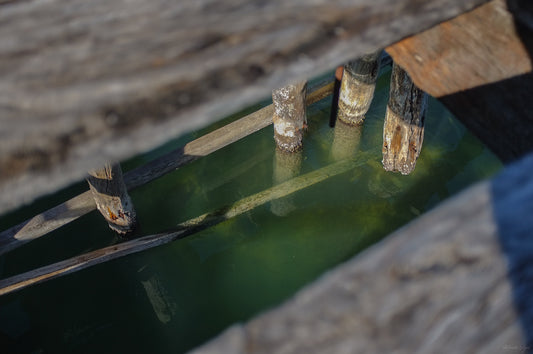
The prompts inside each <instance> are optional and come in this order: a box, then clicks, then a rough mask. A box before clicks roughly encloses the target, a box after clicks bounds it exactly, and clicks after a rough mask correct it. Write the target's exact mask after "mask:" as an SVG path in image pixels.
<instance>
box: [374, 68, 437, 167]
mask: <svg viewBox="0 0 533 354" xmlns="http://www.w3.org/2000/svg"><path fill="white" fill-rule="evenodd" d="M427 97H428V96H427V94H426V93H424V92H423V91H422V90H420V89H419V88H417V87H416V86H415V84H414V83H413V81H412V80H411V78H410V77H409V75H408V74H407V73H406V72H405V70H403V69H402V68H401V67H400V66H399V65H397V64H396V63H393V65H392V76H391V83H390V96H389V102H388V104H387V113H386V115H385V124H384V127H383V161H382V162H383V167H384V168H385V170H386V171H399V172H401V173H402V174H403V175H408V174H410V173H411V172H412V171H413V170H414V169H415V166H416V160H417V158H418V156H419V155H420V150H421V149H422V141H423V140H424V116H425V111H426V107H427Z"/></svg>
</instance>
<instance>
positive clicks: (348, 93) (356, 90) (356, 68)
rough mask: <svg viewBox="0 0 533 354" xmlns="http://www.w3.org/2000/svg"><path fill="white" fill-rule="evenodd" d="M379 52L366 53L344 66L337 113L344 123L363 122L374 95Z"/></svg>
mask: <svg viewBox="0 0 533 354" xmlns="http://www.w3.org/2000/svg"><path fill="white" fill-rule="evenodd" d="M381 52H382V50H379V51H376V52H373V53H370V54H366V55H364V56H362V57H360V58H358V59H356V60H353V61H350V62H348V64H346V65H345V66H344V74H343V75H342V80H341V88H340V93H339V108H338V114H337V117H338V119H339V120H342V121H343V122H344V123H346V124H350V125H358V124H362V123H363V121H364V119H365V114H366V112H368V109H369V108H370V104H371V103H372V98H373V97H374V90H375V88H376V80H377V77H378V72H379V57H380V54H381Z"/></svg>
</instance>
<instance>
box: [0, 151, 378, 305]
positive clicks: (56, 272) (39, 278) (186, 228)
mask: <svg viewBox="0 0 533 354" xmlns="http://www.w3.org/2000/svg"><path fill="white" fill-rule="evenodd" d="M368 156H369V155H368V154H364V153H361V154H359V156H358V157H357V158H356V159H346V160H343V161H339V162H337V163H334V164H332V165H329V166H326V167H323V168H321V169H318V170H316V171H313V172H309V173H307V174H305V175H302V176H299V177H295V178H293V179H291V180H289V181H286V182H283V183H280V184H278V185H275V186H273V187H271V188H269V189H266V190H264V191H262V192H259V193H256V194H253V195H251V196H249V197H246V198H244V199H241V200H239V201H237V202H235V203H234V204H232V205H229V206H227V207H223V208H221V209H219V210H216V211H214V212H211V213H207V214H203V215H200V216H198V217H196V218H193V219H191V220H188V221H186V222H183V223H181V224H179V225H178V228H177V229H176V230H175V231H171V232H167V233H162V234H157V235H150V236H144V237H141V238H138V239H135V240H131V241H127V242H124V243H120V244H117V245H113V246H109V247H105V248H102V249H99V250H96V251H92V252H89V253H86V254H83V255H81V256H76V257H73V258H70V259H68V260H65V261H61V262H58V263H54V264H51V265H48V266H45V267H42V268H38V269H35V270H32V271H29V272H26V273H23V274H20V275H16V276H13V277H11V278H7V279H3V280H0V295H4V294H7V293H10V292H13V291H17V290H21V289H23V288H25V287H27V286H30V285H34V284H38V283H41V282H43V281H46V280H50V279H54V278H57V277H59V276H63V275H67V274H70V273H72V272H75V271H79V270H82V269H85V268H87V267H91V266H93V265H97V264H100V263H103V262H107V261H110V260H113V259H116V258H119V257H123V256H126V255H129V254H132V253H137V252H141V251H144V250H147V249H150V248H153V247H156V246H159V245H163V244H166V243H169V242H172V241H175V240H177V239H181V238H183V237H186V236H189V235H192V234H194V233H196V232H198V231H199V230H202V229H204V228H207V227H210V226H213V225H216V224H218V223H220V222H223V221H225V220H228V219H231V218H233V217H236V216H238V215H240V214H242V213H245V212H247V211H250V210H252V209H254V208H256V207H258V206H260V205H263V204H265V203H268V202H270V201H273V200H276V199H279V198H283V197H286V196H288V195H290V194H293V193H295V192H297V191H299V190H302V189H304V188H307V187H309V186H312V185H314V184H316V183H319V182H322V181H324V180H326V179H328V178H330V177H332V176H336V175H338V174H341V173H344V172H347V171H349V170H351V169H353V168H354V167H356V166H361V165H363V164H365V163H366V162H367V161H368Z"/></svg>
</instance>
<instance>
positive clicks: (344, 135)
mask: <svg viewBox="0 0 533 354" xmlns="http://www.w3.org/2000/svg"><path fill="white" fill-rule="evenodd" d="M362 132H363V125H362V124H358V125H349V124H346V123H344V121H342V120H340V119H339V120H338V121H337V123H336V124H335V129H334V132H333V144H332V145H331V157H332V158H333V160H334V161H339V160H343V159H347V158H350V157H353V156H354V155H355V153H356V152H357V150H359V144H360V142H361V133H362Z"/></svg>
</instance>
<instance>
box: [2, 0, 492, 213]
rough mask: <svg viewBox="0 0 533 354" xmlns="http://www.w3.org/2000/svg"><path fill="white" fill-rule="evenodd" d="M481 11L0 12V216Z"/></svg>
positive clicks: (348, 6) (99, 6)
mask: <svg viewBox="0 0 533 354" xmlns="http://www.w3.org/2000/svg"><path fill="white" fill-rule="evenodd" d="M484 2H486V0H428V1H423V2H421V1H419V0H401V1H396V0H394V1H393V0H356V1H346V0H327V1H326V0H320V1H312V2H309V1H305V0H295V1H291V2H290V4H289V3H287V2H286V1H270V2H264V1H259V0H253V1H243V0H222V1H220V0H216V1H214V0H184V1H177V2H168V1H166V0H153V1H144V0H128V1H126V0H94V1H90V2H87V1H86V0H49V1H12V2H7V3H6V4H4V5H2V11H0V77H1V80H0V171H1V173H0V196H1V197H0V212H5V211H7V210H9V209H12V208H14V207H16V206H19V205H22V204H24V203H28V202H30V201H31V200H33V199H34V198H36V197H37V196H39V195H42V194H44V193H48V192H52V191H54V190H57V189H58V188H59V187H62V186H65V185H66V184H67V183H69V182H72V181H74V180H80V179H82V178H83V177H84V174H85V171H87V170H89V169H91V168H95V167H97V166H101V165H103V164H104V163H106V162H109V161H119V160H122V159H125V158H128V157H131V156H132V155H134V154H137V153H139V152H143V151H146V150H147V149H151V148H154V147H156V146H157V145H159V144H162V143H164V142H166V141H168V140H169V139H171V138H174V137H176V136H178V135H180V134H182V133H183V132H184V131H188V130H191V129H195V128H198V127H200V126H203V125H206V124H207V123H209V122H212V121H213V120H215V119H218V118H219V117H221V116H223V115H225V114H228V113H231V112H233V111H235V110H237V109H239V108H240V107H243V106H244V105H247V104H251V103H253V102H256V101H257V100H259V99H262V98H264V97H266V96H267V94H268V92H269V91H270V90H272V89H274V88H276V87H281V86H283V85H285V84H287V83H288V82H295V81H298V80H302V79H305V78H308V77H312V76H315V75H316V74H318V73H321V72H325V71H327V70H330V69H332V68H333V67H335V66H336V65H339V64H341V63H344V62H346V61H348V60H350V59H352V58H355V57H358V56H360V55H362V54H364V53H368V52H370V51H373V50H376V49H378V48H383V47H385V46H387V45H389V44H391V43H393V42H394V41H396V40H398V39H400V38H403V37H405V36H407V35H410V34H413V33H417V32H420V31H421V30H423V29H427V28H429V27H431V26H433V25H435V24H437V23H439V22H441V21H443V20H446V19H449V18H452V17H453V16H456V15H458V14H460V13H463V12H464V11H467V10H469V9H472V8H473V7H475V6H477V5H480V4H482V3H484ZM200 22H201V23H202V25H201V26H199V25H198V24H199V23H200Z"/></svg>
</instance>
